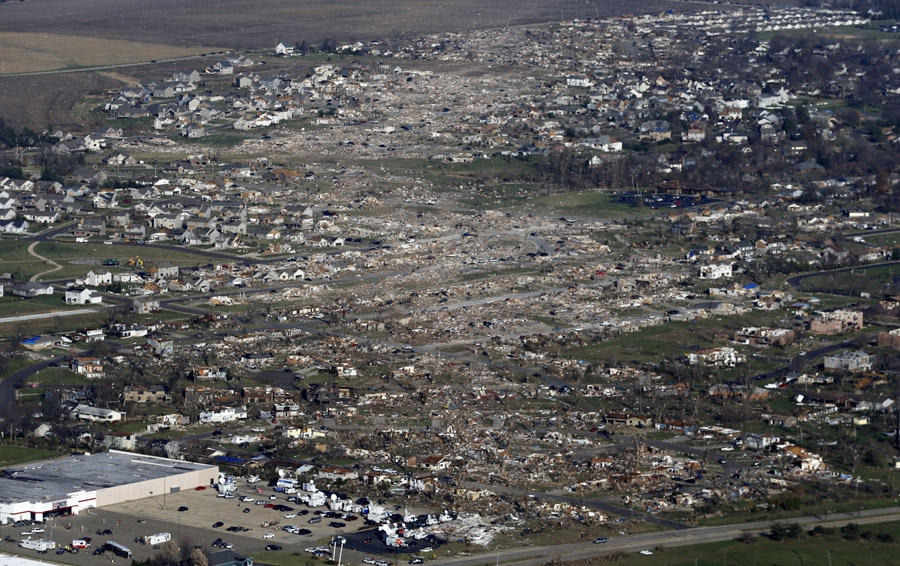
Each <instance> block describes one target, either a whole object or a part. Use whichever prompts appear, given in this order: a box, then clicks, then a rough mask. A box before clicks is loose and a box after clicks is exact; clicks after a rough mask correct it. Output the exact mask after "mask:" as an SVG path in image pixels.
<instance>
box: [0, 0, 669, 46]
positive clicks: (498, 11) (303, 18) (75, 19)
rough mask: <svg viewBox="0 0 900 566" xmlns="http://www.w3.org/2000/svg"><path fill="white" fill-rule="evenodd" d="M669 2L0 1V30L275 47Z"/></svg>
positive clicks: (656, 8)
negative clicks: (291, 43) (282, 43)
mask: <svg viewBox="0 0 900 566" xmlns="http://www.w3.org/2000/svg"><path fill="white" fill-rule="evenodd" d="M684 6H685V3H684V2H672V1H669V0H606V1H599V0H587V1H583V0H578V1H572V0H550V1H547V0H518V1H517V2H509V1H508V0H422V1H410V0H370V1H369V2H356V1H353V0H335V1H332V2H313V1H311V0H262V1H261V2H259V3H254V4H253V5H252V8H250V9H248V4H247V3H246V2H244V1H242V0H221V1H218V2H212V1H210V0H198V1H196V2H184V1H182V0H158V1H157V2H152V3H144V2H137V1H136V0H124V1H123V0H81V1H80V2H77V3H72V2H61V1H60V0H27V1H25V2H6V3H4V4H0V31H15V32H32V33H53V34H64V35H81V36H86V37H102V38H108V39H123V40H129V41H140V42H147V43H164V44H171V45H182V46H203V45H226V46H228V47H239V48H242V49H245V48H262V47H274V45H275V44H276V43H278V42H279V41H284V42H293V41H299V40H301V39H306V40H307V41H311V42H320V41H321V40H322V39H325V38H333V39H334V40H336V41H339V42H340V41H348V40H351V39H354V40H362V39H371V38H375V37H382V38H389V37H392V36H396V35H401V34H402V35H417V34H423V33H433V32H439V31H456V30H459V29H463V30H464V29H467V28H475V27H478V28H484V27H494V26H499V25H507V24H522V23H533V22H545V21H558V20H559V19H560V18H566V19H570V18H573V17H579V18H587V17H607V16H612V15H617V14H624V13H648V12H649V13H659V12H662V11H664V10H666V9H667V8H674V9H679V8H683V7H684Z"/></svg>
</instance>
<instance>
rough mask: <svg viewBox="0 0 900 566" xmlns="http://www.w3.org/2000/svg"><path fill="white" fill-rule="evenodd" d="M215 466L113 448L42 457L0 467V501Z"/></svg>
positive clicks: (42, 496) (93, 488)
mask: <svg viewBox="0 0 900 566" xmlns="http://www.w3.org/2000/svg"><path fill="white" fill-rule="evenodd" d="M215 468H216V466H210V465H207V464H197V463H195V462H185V461H182V460H170V459H168V458H158V457H156V456H145V455H143V454H132V453H131V452H120V451H117V450H110V451H109V452H100V453H98V454H89V455H77V456H70V457H67V458H59V459H56V460H44V461H40V462H33V463H31V464H27V465H24V466H17V467H11V468H5V469H3V471H2V474H0V503H12V502H16V501H47V500H50V501H56V500H59V499H64V498H65V497H66V496H67V495H68V494H69V493H72V492H75V491H79V490H84V491H97V490H101V489H106V488H110V487H118V486H122V485H128V484H132V483H138V482H143V481H147V480H155V479H161V478H164V477H172V476H177V475H179V474H184V473H188V472H194V471H198V470H206V469H215Z"/></svg>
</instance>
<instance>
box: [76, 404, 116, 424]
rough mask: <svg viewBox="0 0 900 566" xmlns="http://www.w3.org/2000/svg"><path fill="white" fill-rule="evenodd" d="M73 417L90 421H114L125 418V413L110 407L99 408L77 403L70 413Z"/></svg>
mask: <svg viewBox="0 0 900 566" xmlns="http://www.w3.org/2000/svg"><path fill="white" fill-rule="evenodd" d="M70 414H71V415H72V418H73V419H78V420H81V421H91V422H104V423H115V422H120V421H124V420H125V413H123V412H121V411H114V410H112V409H100V408H98V407H91V406H90V405H78V406H77V407H75V408H74V409H72V412H71V413H70Z"/></svg>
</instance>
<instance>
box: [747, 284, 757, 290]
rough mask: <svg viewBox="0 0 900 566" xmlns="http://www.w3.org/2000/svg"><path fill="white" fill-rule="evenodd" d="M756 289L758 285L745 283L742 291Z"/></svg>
mask: <svg viewBox="0 0 900 566" xmlns="http://www.w3.org/2000/svg"><path fill="white" fill-rule="evenodd" d="M758 287H759V285H757V284H756V283H747V284H746V285H744V289H756V288H758Z"/></svg>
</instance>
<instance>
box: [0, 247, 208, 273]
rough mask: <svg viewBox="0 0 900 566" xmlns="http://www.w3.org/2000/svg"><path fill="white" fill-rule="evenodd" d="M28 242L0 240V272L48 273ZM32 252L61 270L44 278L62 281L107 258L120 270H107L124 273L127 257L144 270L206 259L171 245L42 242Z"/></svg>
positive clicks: (49, 267)
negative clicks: (141, 264) (139, 261)
mask: <svg viewBox="0 0 900 566" xmlns="http://www.w3.org/2000/svg"><path fill="white" fill-rule="evenodd" d="M30 243H31V242H28V241H21V240H3V241H0V258H2V260H0V271H4V272H7V273H11V274H14V275H16V276H17V277H18V278H20V279H27V278H29V277H31V276H32V275H36V274H38V273H42V272H44V271H48V270H50V269H52V268H53V266H52V265H49V264H47V263H44V262H43V261H42V260H39V259H37V258H36V257H34V256H32V255H31V254H29V253H28V246H29V244H30ZM34 251H35V253H37V254H39V255H41V256H43V257H46V258H47V259H49V260H51V261H55V262H57V263H59V264H60V265H62V269H61V270H59V271H54V272H53V273H49V274H47V276H46V277H47V278H48V279H64V278H69V277H77V276H81V275H84V274H85V273H87V272H88V271H90V270H91V269H97V268H103V269H107V268H106V267H103V266H102V263H103V261H104V260H106V259H107V258H114V259H118V260H119V261H120V262H121V263H122V266H121V267H120V268H115V267H113V268H108V269H110V271H113V272H116V271H128V269H129V268H128V266H127V265H126V262H127V261H128V259H129V258H137V257H140V258H141V259H142V260H143V261H144V267H145V268H146V267H149V265H150V264H152V263H154V262H161V261H168V262H172V263H174V264H177V265H181V266H193V265H196V264H198V263H204V264H205V263H207V262H208V261H209V260H208V258H206V257H203V256H200V255H197V254H195V253H192V252H191V251H190V250H189V249H185V248H178V247H175V246H173V247H172V248H171V249H168V248H164V249H158V248H154V247H147V246H127V245H118V244H113V245H109V246H108V245H105V244H102V243H101V242H100V241H92V242H88V243H87V244H80V243H79V244H76V243H68V242H53V241H50V242H42V243H40V244H38V245H37V246H35V250H34Z"/></svg>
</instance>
